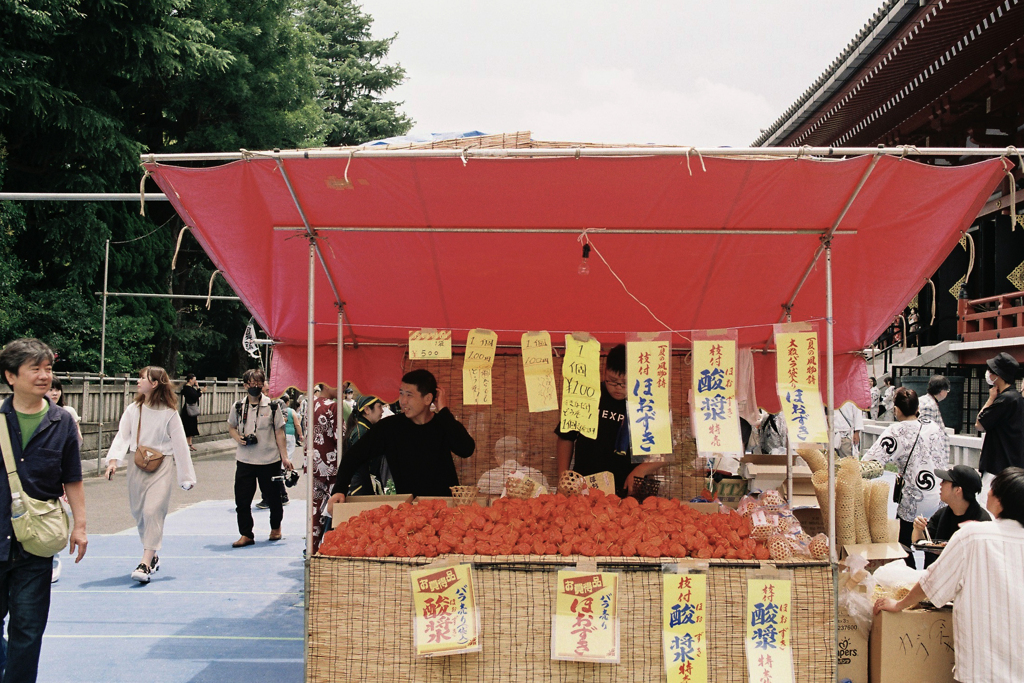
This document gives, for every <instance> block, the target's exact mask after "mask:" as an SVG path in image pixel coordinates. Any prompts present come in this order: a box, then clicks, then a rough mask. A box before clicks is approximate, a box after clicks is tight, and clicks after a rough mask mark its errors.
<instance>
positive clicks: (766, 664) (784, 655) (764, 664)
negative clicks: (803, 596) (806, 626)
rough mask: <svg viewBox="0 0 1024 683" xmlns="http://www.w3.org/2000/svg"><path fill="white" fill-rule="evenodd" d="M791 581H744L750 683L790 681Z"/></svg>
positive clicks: (791, 681)
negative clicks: (745, 582) (745, 583)
mask: <svg viewBox="0 0 1024 683" xmlns="http://www.w3.org/2000/svg"><path fill="white" fill-rule="evenodd" d="M792 583H793V582H792V580H791V579H788V578H754V579H748V580H747V611H746V621H747V637H746V648H745V649H746V654H747V673H748V674H749V675H750V680H751V682H752V683H793V643H792V642H791V640H790V636H791V635H792V629H791V625H792V623H791V618H792V610H791V609H790V596H791V595H792V593H791V590H792Z"/></svg>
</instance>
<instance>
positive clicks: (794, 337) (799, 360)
mask: <svg viewBox="0 0 1024 683" xmlns="http://www.w3.org/2000/svg"><path fill="white" fill-rule="evenodd" d="M809 328H810V326H809V325H807V324H801V323H794V324H791V325H776V327H775V362H776V373H777V374H776V382H777V385H776V389H777V391H778V393H779V400H780V401H781V402H782V414H783V417H784V418H785V419H786V429H787V430H788V432H789V438H790V439H792V441H793V442H794V443H828V423H827V422H826V421H825V406H824V404H823V403H822V401H821V390H820V388H819V375H820V368H821V365H820V363H819V362H818V361H819V359H818V334H817V333H816V332H815V331H814V330H813V329H809ZM798 330H802V331H798Z"/></svg>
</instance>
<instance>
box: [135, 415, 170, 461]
mask: <svg viewBox="0 0 1024 683" xmlns="http://www.w3.org/2000/svg"><path fill="white" fill-rule="evenodd" d="M141 438H142V404H141V403H140V404H139V424H138V426H137V427H136V428H135V466H136V467H138V468H139V469H140V470H142V471H143V472H148V473H150V474H152V473H153V472H156V471H157V469H158V468H159V467H160V465H161V463H163V461H164V454H163V453H161V452H160V451H158V450H157V449H155V448H150V447H149V446H143V445H142V444H141V443H140V441H139V440H140V439H141Z"/></svg>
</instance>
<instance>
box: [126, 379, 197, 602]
mask: <svg viewBox="0 0 1024 683" xmlns="http://www.w3.org/2000/svg"><path fill="white" fill-rule="evenodd" d="M138 382H139V391H138V393H137V394H136V395H135V400H134V401H132V403H131V404H130V405H129V406H128V408H126V409H125V411H124V414H123V415H122V416H121V424H120V426H119V427H118V430H117V435H116V436H115V437H114V441H113V442H112V443H111V444H110V449H109V450H108V451H107V479H111V478H112V477H113V476H114V473H115V472H116V471H117V467H118V465H124V464H125V456H126V455H128V454H129V453H131V455H128V458H127V460H128V464H127V468H128V506H129V507H130V508H131V511H132V517H134V518H135V522H136V524H138V527H139V538H140V539H142V548H143V554H142V561H141V562H140V563H139V566H138V567H136V568H135V571H133V572H132V574H131V577H132V578H133V579H135V580H136V581H138V582H139V583H149V580H150V578H151V577H152V574H153V572H155V571H157V570H158V569H159V568H160V558H159V556H158V555H157V552H159V550H160V546H161V543H162V542H163V536H164V518H165V517H167V508H168V506H169V504H170V501H171V486H172V485H173V481H174V476H175V473H174V472H172V468H174V469H175V470H176V473H177V478H178V484H179V485H180V486H181V488H182V489H184V490H186V491H188V490H189V489H191V488H192V487H193V486H195V484H196V472H195V469H193V467H192V456H191V454H190V452H189V448H188V441H187V440H186V438H185V428H184V427H183V426H182V424H181V416H180V415H179V414H178V410H177V408H178V401H177V399H176V397H175V395H174V389H173V387H172V386H171V380H170V378H169V377H168V376H167V372H166V371H165V370H164V369H163V368H160V367H157V366H155V365H150V366H149V367H145V368H143V369H142V371H141V372H140V373H139V380H138ZM140 446H147V447H149V448H152V449H156V450H157V451H159V452H161V453H163V454H164V458H163V460H162V461H161V462H160V464H159V465H158V466H157V468H156V469H155V470H154V471H152V472H146V471H144V470H142V469H141V468H140V467H138V466H137V465H136V464H135V458H134V451H135V450H136V449H138V448H139V447H140ZM168 461H172V462H168ZM172 463H173V464H172Z"/></svg>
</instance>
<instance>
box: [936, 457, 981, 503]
mask: <svg viewBox="0 0 1024 683" xmlns="http://www.w3.org/2000/svg"><path fill="white" fill-rule="evenodd" d="M935 476H936V477H938V478H939V479H942V480H943V481H948V482H950V483H951V484H953V485H954V486H959V487H960V488H962V489H963V490H964V495H965V497H967V498H974V496H976V495H978V494H979V493H981V475H980V474H978V472H977V470H975V469H974V468H973V467H968V466H967V465H956V466H955V467H951V468H949V469H948V470H940V469H936V470H935Z"/></svg>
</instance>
